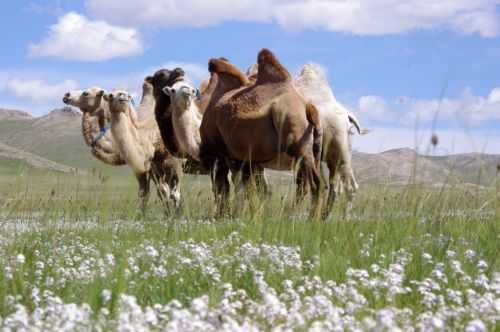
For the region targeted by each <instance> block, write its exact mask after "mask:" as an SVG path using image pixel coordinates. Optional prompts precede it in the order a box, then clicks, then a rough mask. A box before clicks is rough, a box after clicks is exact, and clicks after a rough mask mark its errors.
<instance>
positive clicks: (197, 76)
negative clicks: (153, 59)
mask: <svg viewBox="0 0 500 332" xmlns="http://www.w3.org/2000/svg"><path fill="white" fill-rule="evenodd" d="M176 67H180V68H182V69H184V71H185V72H186V76H187V77H188V78H189V79H191V80H192V81H193V82H194V83H195V84H199V83H201V81H203V80H205V79H208V78H210V73H209V72H208V64H206V65H201V64H198V63H189V62H179V61H169V62H167V63H165V64H163V65H162V66H160V67H159V68H167V69H173V68H176Z"/></svg>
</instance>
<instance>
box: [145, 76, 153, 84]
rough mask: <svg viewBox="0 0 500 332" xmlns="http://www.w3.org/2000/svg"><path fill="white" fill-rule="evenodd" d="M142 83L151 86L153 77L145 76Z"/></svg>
mask: <svg viewBox="0 0 500 332" xmlns="http://www.w3.org/2000/svg"><path fill="white" fill-rule="evenodd" d="M144 81H146V82H148V83H151V84H153V76H146V78H145V79H144Z"/></svg>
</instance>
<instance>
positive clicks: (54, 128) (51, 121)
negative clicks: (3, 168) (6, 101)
mask: <svg viewBox="0 0 500 332" xmlns="http://www.w3.org/2000/svg"><path fill="white" fill-rule="evenodd" d="M0 142H2V143H4V144H6V145H8V146H10V147H13V148H17V149H19V150H23V151H27V152H30V153H34V154H36V155H39V156H42V157H44V158H46V159H49V160H52V161H55V162H58V163H61V164H65V165H68V166H71V167H77V168H84V169H89V168H92V167H101V166H103V164H102V163H100V162H98V161H97V160H95V159H94V158H93V157H92V156H91V154H90V152H89V149H88V147H87V146H86V145H85V144H84V142H83V139H82V134H81V113H80V112H79V111H75V110H73V109H72V108H69V107H65V108H61V109H56V110H53V111H52V112H50V113H49V114H47V115H44V116H41V117H37V118H35V117H31V116H29V114H28V115H24V113H23V112H19V111H5V110H2V109H0Z"/></svg>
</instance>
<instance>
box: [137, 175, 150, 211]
mask: <svg viewBox="0 0 500 332" xmlns="http://www.w3.org/2000/svg"><path fill="white" fill-rule="evenodd" d="M136 176H137V181H138V183H139V200H140V203H139V204H140V208H141V211H142V213H143V214H145V212H146V206H147V204H148V200H149V180H150V179H149V176H148V174H147V173H142V174H137V175H136Z"/></svg>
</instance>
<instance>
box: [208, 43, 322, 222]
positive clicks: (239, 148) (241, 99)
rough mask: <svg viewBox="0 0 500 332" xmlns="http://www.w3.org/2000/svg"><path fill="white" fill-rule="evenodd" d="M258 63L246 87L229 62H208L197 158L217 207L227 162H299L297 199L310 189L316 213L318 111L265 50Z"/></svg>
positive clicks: (225, 188) (223, 192)
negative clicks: (210, 181) (211, 183)
mask: <svg viewBox="0 0 500 332" xmlns="http://www.w3.org/2000/svg"><path fill="white" fill-rule="evenodd" d="M257 63H258V74H257V80H256V82H255V84H253V85H249V84H250V81H249V80H248V78H247V77H246V76H245V75H244V74H243V73H242V72H241V71H239V70H238V69H237V68H236V67H235V66H233V65H232V64H230V63H229V62H227V61H224V60H221V59H212V60H210V62H209V71H210V72H211V74H212V78H211V83H210V84H209V86H208V87H207V89H206V91H207V92H208V93H210V101H209V102H208V105H207V108H206V112H205V114H204V117H203V121H202V125H201V128H200V132H201V138H202V146H201V151H200V158H201V160H202V162H203V163H204V165H206V166H208V167H210V169H211V170H212V171H213V172H214V174H213V179H214V183H215V186H214V191H215V193H216V198H217V203H218V205H219V207H221V206H222V204H223V202H224V200H225V198H226V197H227V194H228V192H229V182H228V180H227V174H228V172H229V165H228V164H227V160H231V159H235V160H239V161H243V162H245V163H247V164H249V165H250V167H251V168H253V167H254V165H255V166H256V167H260V166H261V165H262V164H266V163H270V162H271V163H278V164H279V161H280V160H281V159H282V158H283V156H286V158H291V159H293V160H294V162H297V161H300V165H299V168H298V172H297V198H298V199H300V198H302V197H303V195H304V194H305V192H306V191H307V185H309V186H310V188H311V191H312V194H313V202H314V203H315V204H314V206H313V211H314V213H316V212H317V207H318V204H316V203H318V198H319V193H320V188H321V179H320V174H319V170H318V166H319V159H320V146H321V126H320V120H319V115H318V111H317V110H316V108H315V107H314V105H312V104H311V103H307V102H306V101H305V100H304V98H303V97H302V96H301V95H300V94H299V93H298V92H297V91H296V89H295V88H294V86H293V83H292V78H291V76H290V74H289V73H288V71H287V70H286V69H285V68H284V67H283V66H282V65H281V63H280V62H279V61H278V60H277V58H276V57H275V56H274V54H272V53H271V52H270V51H269V50H267V49H263V50H262V51H261V52H260V53H259V55H258V59H257ZM212 81H214V82H216V83H213V82H212ZM214 85H215V87H214ZM201 104H203V97H202V101H201ZM256 170H258V168H257V169H256ZM252 172H253V169H252V170H251V173H252Z"/></svg>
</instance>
